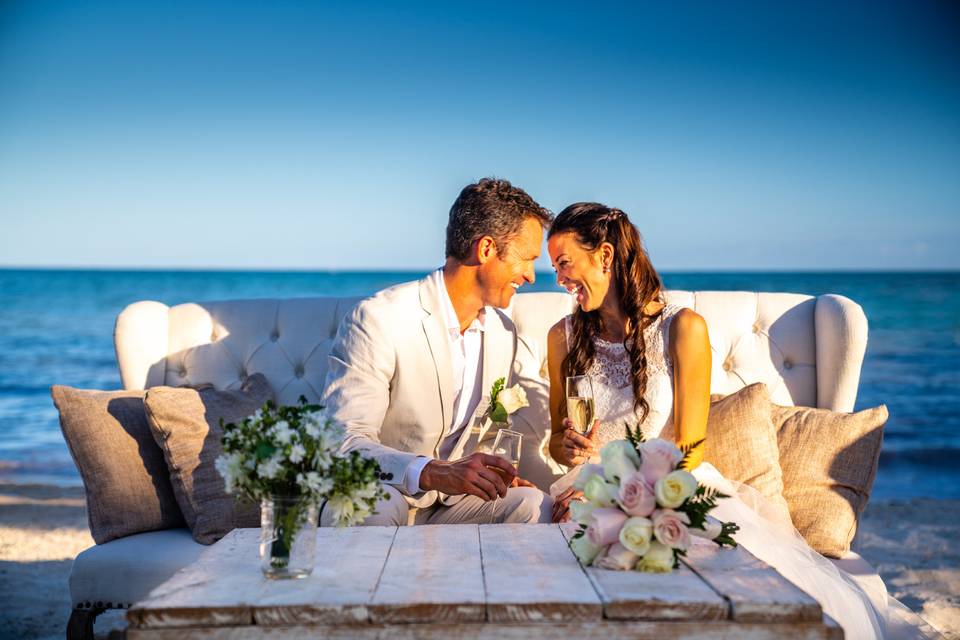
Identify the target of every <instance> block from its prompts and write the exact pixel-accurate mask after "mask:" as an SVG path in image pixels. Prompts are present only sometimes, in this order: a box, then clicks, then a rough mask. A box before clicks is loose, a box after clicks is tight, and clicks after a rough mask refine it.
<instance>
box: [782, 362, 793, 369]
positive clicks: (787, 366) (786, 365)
mask: <svg viewBox="0 0 960 640" xmlns="http://www.w3.org/2000/svg"><path fill="white" fill-rule="evenodd" d="M783 368H784V369H787V370H789V369H793V362H791V361H790V360H784V361H783Z"/></svg>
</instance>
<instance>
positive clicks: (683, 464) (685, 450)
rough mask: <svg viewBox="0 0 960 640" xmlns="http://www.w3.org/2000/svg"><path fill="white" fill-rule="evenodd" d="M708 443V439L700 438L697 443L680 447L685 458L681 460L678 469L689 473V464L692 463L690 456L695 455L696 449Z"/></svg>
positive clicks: (689, 443)
mask: <svg viewBox="0 0 960 640" xmlns="http://www.w3.org/2000/svg"><path fill="white" fill-rule="evenodd" d="M706 441H707V440H706V438H700V439H699V440H697V441H696V442H688V443H686V444H682V445H680V452H681V453H682V454H683V458H681V459H680V464H679V465H677V468H678V469H685V470H687V471H689V469H688V468H687V463H689V462H690V454H691V453H693V450H694V449H696V448H697V447H699V446H700V445H702V444H703V443H704V442H706Z"/></svg>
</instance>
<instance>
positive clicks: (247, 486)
mask: <svg viewBox="0 0 960 640" xmlns="http://www.w3.org/2000/svg"><path fill="white" fill-rule="evenodd" d="M221 426H222V427H223V453H222V454H221V455H220V456H219V457H218V458H217V460H216V467H217V471H219V472H220V475H221V476H222V477H223V479H224V484H225V486H226V490H227V492H228V493H236V494H238V495H240V496H242V497H244V498H247V499H249V500H252V501H255V502H259V501H261V500H264V499H271V498H274V497H277V496H283V497H287V498H296V499H298V500H299V501H301V502H303V503H304V504H311V503H312V504H319V503H320V502H322V501H324V500H326V501H327V506H328V507H330V508H331V514H332V516H333V523H334V525H336V526H351V525H354V524H358V523H360V522H362V521H363V520H364V519H365V518H366V517H367V516H369V515H371V514H373V513H374V506H375V505H376V503H377V500H378V499H380V498H382V497H386V493H385V492H384V491H383V489H382V488H381V486H380V480H379V477H380V465H378V464H377V462H376V461H375V460H370V459H368V458H364V457H363V456H361V455H360V454H359V453H357V452H356V451H354V452H351V453H349V454H347V455H338V453H337V452H338V451H339V449H340V445H341V444H342V443H343V438H344V430H343V427H342V426H341V425H339V424H337V423H336V422H334V421H333V420H331V419H329V418H328V417H327V415H326V414H325V413H324V411H323V407H322V406H320V405H317V404H308V403H307V400H306V398H304V397H302V396H301V398H300V404H299V405H297V406H280V407H278V406H277V405H275V404H274V403H273V402H270V401H268V402H267V403H266V404H264V405H263V407H262V408H261V409H259V410H258V411H257V412H256V413H255V414H253V415H252V416H250V417H248V418H244V419H243V420H241V421H240V422H239V423H227V424H221Z"/></svg>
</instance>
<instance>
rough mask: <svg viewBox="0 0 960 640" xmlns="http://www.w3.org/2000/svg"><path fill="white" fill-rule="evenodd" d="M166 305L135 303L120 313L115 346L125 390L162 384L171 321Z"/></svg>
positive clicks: (114, 336)
mask: <svg viewBox="0 0 960 640" xmlns="http://www.w3.org/2000/svg"><path fill="white" fill-rule="evenodd" d="M168 310H169V307H167V305H165V304H163V303H160V302H154V301H152V300H144V301H142V302H134V303H133V304H131V305H129V306H128V307H127V308H126V309H124V310H123V311H121V312H120V315H119V316H117V324H116V325H115V326H114V329H113V346H114V349H115V351H116V354H117V366H118V367H119V369H120V381H121V383H122V384H123V388H124V389H129V390H139V389H147V388H149V387H155V386H157V385H161V384H163V381H164V377H165V374H166V358H167V346H168V340H169V320H168Z"/></svg>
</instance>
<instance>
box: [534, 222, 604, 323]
mask: <svg viewBox="0 0 960 640" xmlns="http://www.w3.org/2000/svg"><path fill="white" fill-rule="evenodd" d="M547 251H548V252H549V253H550V262H551V264H553V270H554V271H556V272H557V284H559V285H560V286H561V287H563V288H565V289H566V290H567V291H569V292H570V293H572V294H574V295H576V297H577V304H579V305H580V308H581V309H583V310H584V311H593V310H594V309H598V308H600V305H602V304H603V301H604V299H605V298H606V296H607V293H608V292H609V291H610V279H611V270H610V269H609V267H610V263H611V261H612V259H613V247H612V246H611V245H610V244H609V243H604V244H602V245H600V246H599V247H598V248H596V249H595V250H593V251H588V250H587V249H585V248H584V247H583V246H582V245H581V244H580V243H579V242H578V241H577V236H576V235H575V234H574V233H573V232H561V233H558V234H556V235H554V236H552V237H551V238H550V239H549V240H548V241H547ZM604 266H606V267H607V273H604Z"/></svg>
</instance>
